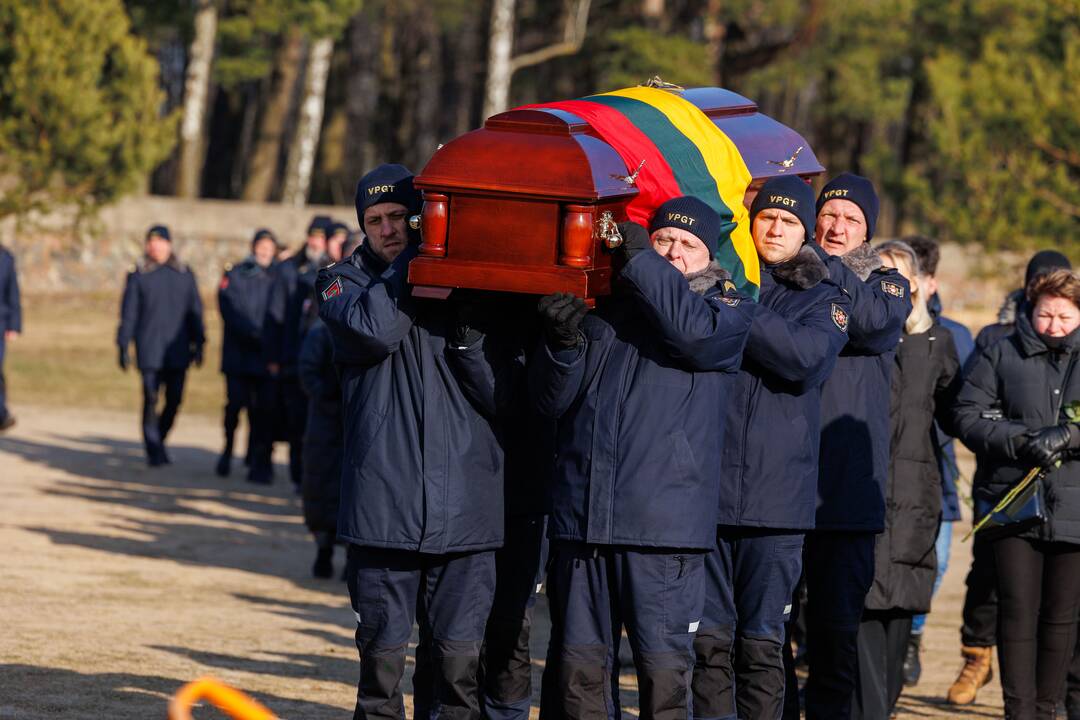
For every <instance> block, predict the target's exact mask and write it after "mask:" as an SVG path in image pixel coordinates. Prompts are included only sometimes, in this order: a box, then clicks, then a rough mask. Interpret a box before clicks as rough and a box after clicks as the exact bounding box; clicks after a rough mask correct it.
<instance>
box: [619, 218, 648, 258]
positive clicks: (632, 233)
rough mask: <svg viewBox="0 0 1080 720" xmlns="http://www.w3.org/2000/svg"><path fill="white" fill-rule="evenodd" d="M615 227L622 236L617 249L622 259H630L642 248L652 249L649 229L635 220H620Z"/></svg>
mask: <svg viewBox="0 0 1080 720" xmlns="http://www.w3.org/2000/svg"><path fill="white" fill-rule="evenodd" d="M616 227H618V228H619V234H620V235H622V236H623V242H622V245H620V246H619V248H618V249H619V251H620V252H621V253H622V256H623V260H625V261H626V262H630V260H631V259H633V257H634V256H635V255H637V254H638V253H639V252H641V251H643V250H652V249H653V246H652V240H650V239H649V231H648V230H646V229H645V228H643V227H641V226H640V225H638V224H637V223H635V222H621V223H619V224H618V225H617V226H616Z"/></svg>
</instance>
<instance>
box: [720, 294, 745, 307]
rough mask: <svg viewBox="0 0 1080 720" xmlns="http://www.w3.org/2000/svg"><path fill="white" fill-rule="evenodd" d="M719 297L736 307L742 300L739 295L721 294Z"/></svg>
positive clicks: (729, 305) (721, 300) (728, 304)
mask: <svg viewBox="0 0 1080 720" xmlns="http://www.w3.org/2000/svg"><path fill="white" fill-rule="evenodd" d="M717 299H718V300H719V301H720V302H722V303H724V304H725V305H727V306H728V307H736V306H737V305H738V304H739V303H741V302H742V298H741V297H739V296H738V295H721V296H720V297H719V298H717Z"/></svg>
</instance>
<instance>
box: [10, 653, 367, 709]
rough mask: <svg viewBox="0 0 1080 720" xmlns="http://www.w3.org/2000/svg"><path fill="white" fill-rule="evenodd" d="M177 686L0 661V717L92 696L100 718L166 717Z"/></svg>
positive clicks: (273, 702) (286, 702) (273, 699)
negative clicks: (1, 691)
mask: <svg viewBox="0 0 1080 720" xmlns="http://www.w3.org/2000/svg"><path fill="white" fill-rule="evenodd" d="M181 685H182V683H180V682H178V681H176V680H173V679H171V678H165V677H161V676H158V675H134V674H131V673H92V672H87V673H78V672H74V671H71V670H60V669H56V668H43V667H33V666H30V665H0V689H2V690H3V693H2V699H0V717H5V718H7V717H11V718H22V717H26V718H30V717H34V718H43V717H75V716H76V715H77V714H78V713H79V712H81V711H83V710H84V709H85V708H86V706H87V702H86V700H87V698H94V703H93V706H94V707H96V708H100V713H99V714H98V715H97V717H100V718H133V719H134V718H138V719H139V720H142V719H143V718H160V717H165V714H166V710H167V707H168V701H169V698H170V697H171V696H172V694H173V693H175V692H176V691H177V690H178V689H179V688H180V686H181ZM240 689H241V690H243V689H244V688H240ZM251 695H252V697H254V698H255V699H256V700H258V701H259V702H261V703H263V704H264V705H266V706H267V707H268V708H269V709H270V710H272V711H273V712H274V713H276V714H278V715H279V716H280V717H295V718H305V719H306V718H312V719H321V718H340V717H343V716H344V715H345V714H346V712H347V711H344V710H342V708H339V707H335V706H333V705H325V704H322V703H318V702H310V701H306V700H294V699H291V698H283V697H279V696H276V695H269V694H266V693H257V692H256V693H251ZM20 707H22V708H27V707H32V708H34V715H32V716H31V715H21V714H20V712H19V711H18V710H17V709H16V708H20ZM73 712H74V713H76V715H72V713H73ZM203 716H204V717H205V716H206V715H203ZM214 717H220V715H214Z"/></svg>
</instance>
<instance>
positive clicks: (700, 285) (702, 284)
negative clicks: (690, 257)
mask: <svg viewBox="0 0 1080 720" xmlns="http://www.w3.org/2000/svg"><path fill="white" fill-rule="evenodd" d="M730 279H731V273H729V272H728V271H727V270H725V269H724V268H722V267H720V263H718V262H716V261H715V260H713V261H712V262H710V263H709V266H708V267H707V268H705V269H704V270H699V271H697V272H696V273H690V274H689V275H687V276H686V280H687V281H688V282H689V283H690V290H692V291H693V292H696V293H697V294H698V295H704V294H705V293H707V292H709V290H712V289H713V287H714V286H716V285H717V284H718V283H721V282H723V281H724V280H730Z"/></svg>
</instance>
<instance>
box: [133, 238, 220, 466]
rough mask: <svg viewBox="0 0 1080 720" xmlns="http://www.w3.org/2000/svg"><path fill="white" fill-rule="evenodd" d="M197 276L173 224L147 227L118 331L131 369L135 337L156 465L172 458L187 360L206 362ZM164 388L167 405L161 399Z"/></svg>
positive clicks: (149, 452) (149, 448)
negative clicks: (170, 441)
mask: <svg viewBox="0 0 1080 720" xmlns="http://www.w3.org/2000/svg"><path fill="white" fill-rule="evenodd" d="M202 310H203V309H202V300H200V299H199V289H198V287H196V285H195V276H194V275H193V274H192V273H191V270H190V269H189V268H188V267H187V266H186V265H184V264H183V263H181V262H180V261H179V260H178V259H177V258H176V255H174V254H173V247H172V238H171V236H170V235H169V228H167V227H165V226H164V225H155V226H153V227H152V228H150V230H148V231H147V233H146V256H145V257H144V258H143V259H142V260H141V261H140V262H139V263H138V264H136V265H135V268H134V269H133V270H132V271H131V272H130V273H128V276H127V283H126V285H125V286H124V296H123V300H122V302H121V305H120V328H119V329H118V330H117V332H116V344H117V348H118V350H119V359H120V369H121V370H127V368H128V364H129V360H128V345H129V344H130V343H131V341H132V340H134V341H135V357H136V365H137V366H138V368H139V372H140V373H141V374H142V388H143V416H142V417H143V420H142V425H143V441H144V443H145V445H146V460H147V462H148V463H149V464H150V466H151V467H157V466H159V465H164V464H166V463H169V462H171V460H170V459H169V455H168V453H167V452H166V450H165V438H166V437H167V436H168V434H169V430H170V429H172V426H173V422H174V421H175V420H176V413H177V412H178V411H179V409H180V401H181V399H182V398H183V394H184V379H185V377H186V376H187V369H188V366H189V365H191V363H192V362H194V363H195V364H196V365H202V356H203V345H204V344H205V342H206V333H205V332H204V329H203V317H202ZM162 388H164V390H165V405H164V407H163V408H162V410H161V413H160V414H159V413H158V409H157V408H158V400H159V397H160V393H161V390H162Z"/></svg>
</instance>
